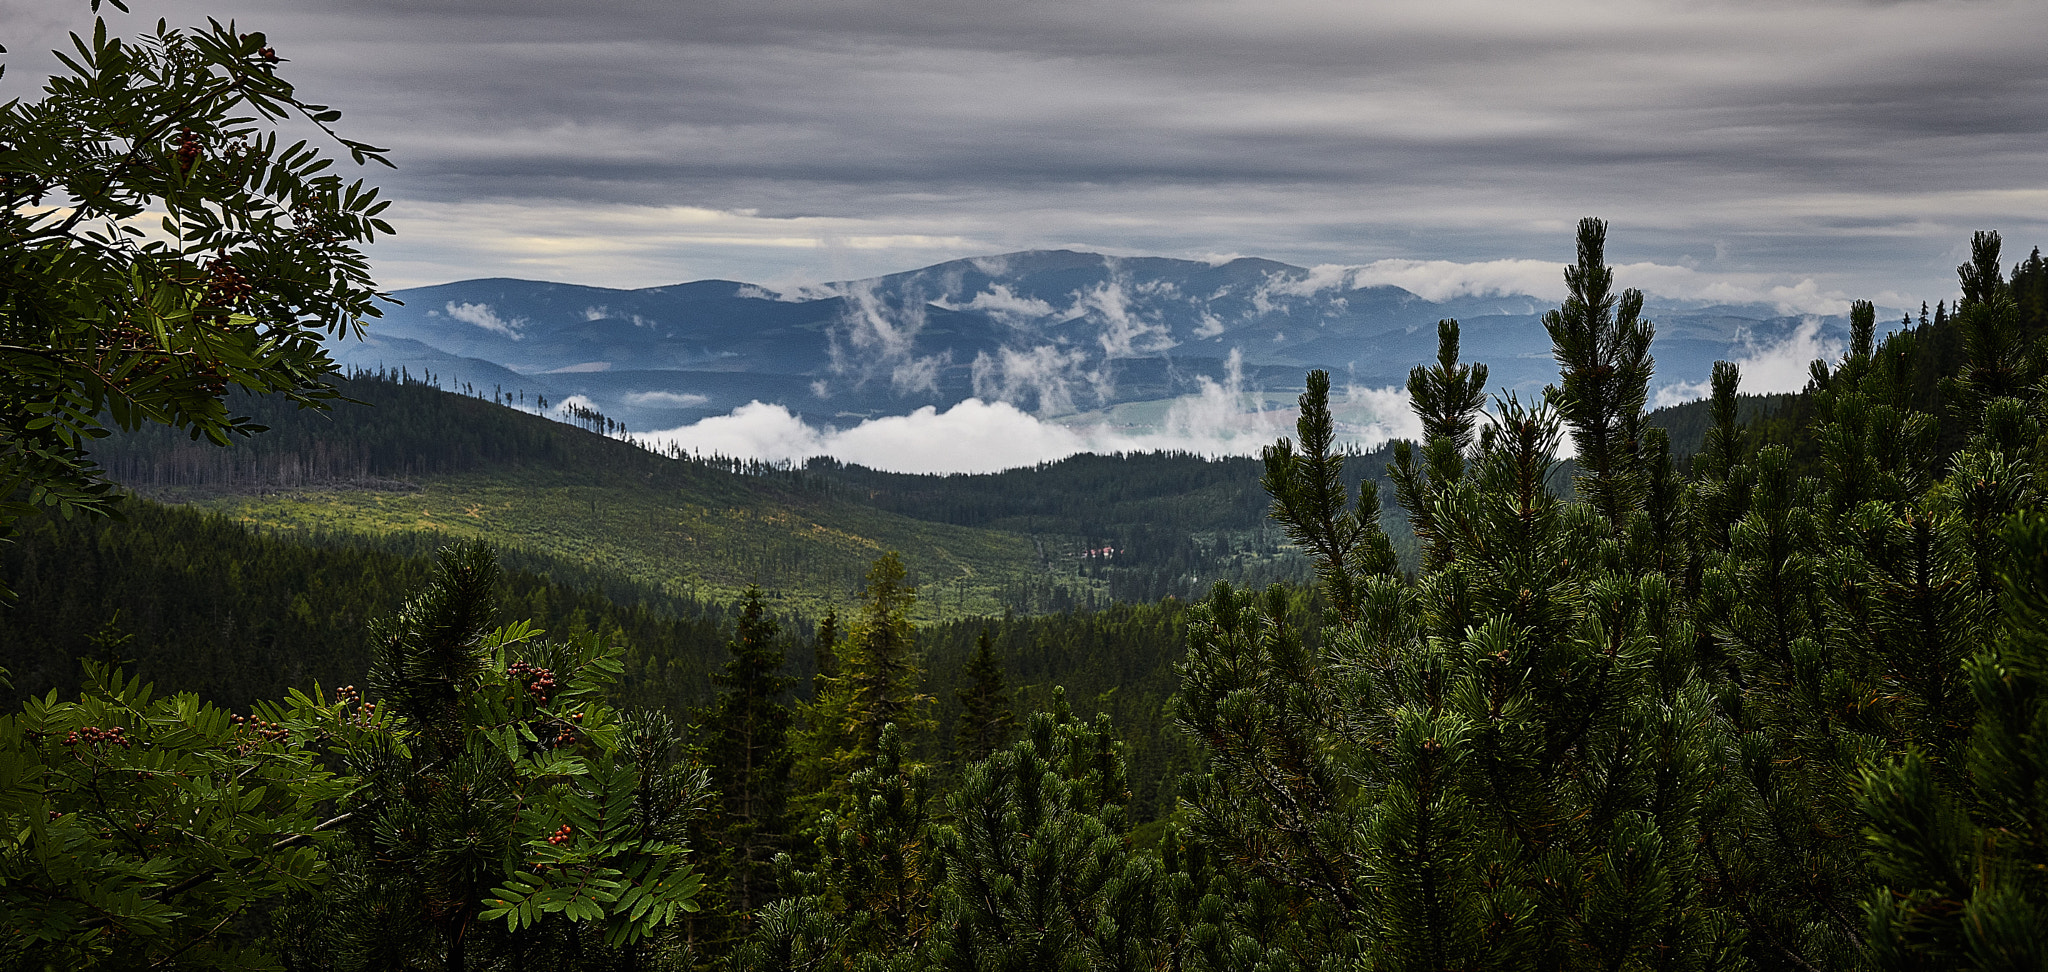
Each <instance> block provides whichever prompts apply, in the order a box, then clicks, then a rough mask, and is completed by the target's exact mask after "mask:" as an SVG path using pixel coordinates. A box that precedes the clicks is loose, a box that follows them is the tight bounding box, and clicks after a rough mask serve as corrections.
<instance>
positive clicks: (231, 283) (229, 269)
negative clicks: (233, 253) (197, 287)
mask: <svg viewBox="0 0 2048 972" xmlns="http://www.w3.org/2000/svg"><path fill="white" fill-rule="evenodd" d="M255 293H256V285H255V284H252V283H250V282H249V278H247V277H244V276H242V271H241V270H240V269H239V268H238V267H236V266H235V264H234V261H232V260H229V259H227V258H226V257H222V258H219V259H216V260H212V261H209V262H208V263H207V265H206V296H205V297H204V298H203V299H201V300H200V303H201V304H202V305H204V306H206V307H218V308H223V309H228V308H235V307H240V306H242V304H243V303H244V302H246V301H247V300H248V299H249V298H250V297H251V296H253V295H254V294H255Z"/></svg>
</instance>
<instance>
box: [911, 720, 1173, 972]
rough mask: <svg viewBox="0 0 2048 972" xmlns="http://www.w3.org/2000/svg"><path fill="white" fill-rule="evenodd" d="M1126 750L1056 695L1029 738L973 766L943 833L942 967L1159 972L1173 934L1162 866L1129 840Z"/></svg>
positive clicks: (938, 956)
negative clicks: (1153, 971) (1150, 971)
mask: <svg viewBox="0 0 2048 972" xmlns="http://www.w3.org/2000/svg"><path fill="white" fill-rule="evenodd" d="M1122 749H1123V747H1122V745H1121V744H1120V743H1119V742H1117V740H1116V735H1115V732H1114V730H1113V729H1112V728H1111V726H1110V724H1109V720H1108V717H1107V716H1099V717H1097V719H1096V721H1095V723H1094V724H1093V725H1088V724H1084V723H1081V722H1079V721H1077V720H1075V719H1074V718H1073V714H1072V713H1071V712H1070V711H1069V710H1068V708H1067V704H1066V696H1065V693H1064V692H1063V691H1060V690H1057V689H1056V690H1055V692H1054V696H1053V704H1052V709H1051V711H1047V712H1039V713H1035V714H1033V715H1032V717H1031V725H1030V727H1029V729H1028V731H1027V732H1026V739H1025V740H1024V741H1022V742H1019V743H1017V744H1016V745H1015V746H1012V747H1010V748H1008V749H1006V750H1003V751H1001V752H998V753H996V754H994V755H993V756H990V757H989V758H988V759H986V760H984V761H981V762H978V763H976V764H975V765H973V766H971V767H969V768H968V769H967V771H966V772H965V773H964V774H963V775H962V778H961V780H960V783H959V785H958V786H957V787H956V789H955V791H954V793H953V795H952V797H951V798H950V799H949V800H948V806H949V808H950V810H951V817H952V822H951V823H950V824H949V825H948V826H946V827H944V828H943V829H941V830H940V832H939V835H938V840H937V843H938V846H939V848H940V850H941V851H942V852H943V854H944V859H945V868H944V879H943V881H942V882H941V883H940V884H939V887H938V889H937V894H936V895H935V896H934V902H933V904H934V909H933V910H934V912H935V915H936V918H937V920H936V921H935V922H934V924H933V925H932V936H931V951H932V962H933V964H934V965H935V966H936V967H939V968H943V969H952V970H959V972H974V970H982V969H1017V970H1030V969H1101V970H1105V972H1107V970H1123V969H1128V970H1132V972H1137V970H1143V969H1156V968H1160V967H1162V964H1163V962H1162V960H1163V959H1164V957H1165V956H1166V954H1167V952H1168V948H1169V945H1170V944H1171V942H1172V939H1173V937H1174V936H1173V935H1172V934H1171V933H1170V929H1171V926H1172V920H1171V918H1170V916H1169V915H1168V913H1167V910H1166V908H1165V902H1164V901H1163V900H1162V895H1161V888H1160V884H1161V874H1160V871H1159V867H1158V864H1157V862H1156V861H1154V860H1151V859H1148V858H1147V857H1144V856H1141V855H1138V854H1135V853H1133V852H1132V850H1131V848H1130V846H1129V844H1128V843H1127V842H1126V840H1125V839H1124V831H1125V829H1126V824H1127V820H1126V816H1125V814H1126V804H1127V803H1128V801H1129V798H1130V793H1129V791H1128V790H1127V789H1126V782H1127V781H1126V779H1125V777H1124V761H1123V753H1122Z"/></svg>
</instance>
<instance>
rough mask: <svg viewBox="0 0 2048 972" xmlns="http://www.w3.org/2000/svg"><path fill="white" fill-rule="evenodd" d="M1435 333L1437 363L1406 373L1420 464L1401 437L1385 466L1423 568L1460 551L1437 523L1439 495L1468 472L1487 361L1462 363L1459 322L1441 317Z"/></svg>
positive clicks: (1449, 557) (1482, 394)
mask: <svg viewBox="0 0 2048 972" xmlns="http://www.w3.org/2000/svg"><path fill="white" fill-rule="evenodd" d="M1436 333H1437V363H1436V366H1435V367H1433V368H1432V367H1424V366H1421V365H1417V366H1416V367H1415V368H1414V370H1412V371H1410V372H1409V373H1408V395H1409V399H1410V401H1412V402H1413V404H1414V408H1415V413H1416V415H1417V416H1418V417H1419V418H1421V419H1422V431H1423V441H1422V450H1423V455H1424V458H1423V462H1422V465H1421V466H1417V465H1416V462H1415V453H1414V447H1413V446H1412V445H1410V444H1409V443H1408V442H1407V441H1406V440H1403V441H1400V442H1397V443H1395V446H1394V464H1393V466H1391V467H1390V468H1389V469H1388V470H1387V476H1388V478H1389V479H1391V480H1393V483H1394V492H1395V496H1396V497H1397V498H1398V499H1399V500H1400V502H1401V505H1402V507H1403V508H1405V509H1406V511H1407V513H1408V524H1409V528H1410V529H1411V530H1412V531H1413V532H1414V533H1415V537H1416V539H1417V540H1419V541H1421V542H1422V545H1423V551H1424V558H1423V563H1424V566H1426V567H1430V568H1436V567H1442V566H1443V565H1444V564H1447V563H1449V562H1450V561H1451V559H1452V558H1453V557H1454V556H1455V554H1456V548H1455V546H1454V545H1453V544H1452V543H1451V538H1450V537H1449V536H1448V535H1447V534H1445V533H1444V532H1443V530H1442V529H1441V528H1440V526H1439V524H1438V523H1437V519H1436V518H1437V512H1438V511H1437V499H1438V498H1439V497H1440V496H1441V495H1442V494H1443V493H1444V491H1445V490H1446V489H1447V488H1448V487H1449V486H1450V484H1452V483H1455V482H1457V481H1458V480H1459V479H1460V478H1462V477H1463V476H1464V474H1465V460H1466V456H1467V454H1468V453H1469V452H1470V451H1471V449H1472V446H1473V444H1474V443H1473V429H1474V425H1475V421H1474V420H1475V417H1476V416H1477V415H1478V413H1479V408H1480V406H1481V405H1482V404H1483V403H1484V401H1485V396H1484V392H1485V389H1486V375H1487V369H1486V366H1485V365H1483V364H1472V365H1460V364H1459V363H1458V322H1457V321H1455V320H1451V319H1445V320H1442V321H1438V322H1437V332H1436Z"/></svg>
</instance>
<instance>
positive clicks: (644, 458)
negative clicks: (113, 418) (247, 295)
mask: <svg viewBox="0 0 2048 972" xmlns="http://www.w3.org/2000/svg"><path fill="white" fill-rule="evenodd" d="M339 387H340V390H341V392H342V393H343V394H344V395H345V396H347V397H349V398H351V399H355V400H357V401H358V402H360V403H362V404H344V405H337V406H336V407H335V408H334V409H333V410H332V411H331V412H326V413H322V412H317V411H301V410H296V409H292V408H290V407H288V406H280V405H279V404H278V403H275V402H272V401H268V400H261V399H242V400H239V401H238V402H237V407H238V408H240V409H242V410H244V411H246V412H247V413H248V414H250V415H251V416H253V417H254V418H255V420H256V421H257V422H259V423H261V424H264V425H267V426H269V427H270V431H268V432H265V433H262V434H260V435H257V436H254V437H252V438H250V439H248V440H247V441H244V442H239V443H236V445H235V446H234V447H233V448H230V449H218V448H215V447H212V446H210V445H202V444H195V443H192V442H190V441H187V440H185V439H184V438H183V437H180V436H176V435H173V434H168V433H166V432H164V431H163V430H160V429H149V430H144V431H142V432H137V433H133V434H128V435H121V436H116V437H114V438H111V439H109V440H106V441H105V442H103V443H102V444H100V445H99V447H98V448H97V450H96V454H97V455H98V457H99V458H100V461H101V462H102V464H104V465H105V466H106V467H107V468H108V469H109V470H110V471H111V472H112V473H113V475H114V477H115V478H116V479H117V480H119V481H120V482H123V483H124V484H127V485H129V486H131V487H132V488H134V489H136V490H137V491H139V492H141V493H143V494H144V495H147V496H151V497H154V498H158V499H162V500H168V501H172V502H178V503H187V504H191V505H194V506H197V507H200V508H204V509H209V510H213V511H217V512H220V513H223V514H226V515H228V516H229V517H231V518H233V519H236V520H238V521H241V522H244V523H249V524H253V525H257V526H262V527H266V528H270V529H276V530H281V531H287V532H292V533H297V534H302V535H310V534H314V533H326V534H340V535H347V534H362V535H368V536H373V537H383V538H394V537H405V536H411V535H417V534H429V535H434V536H439V537H477V538H482V539H486V540H490V541H492V542H493V543H496V544H498V545H500V546H503V547H506V548H508V549H512V550H527V551H533V552H535V553H537V554H545V555H547V556H549V557H551V558H554V559H555V560H556V561H559V562H562V563H566V564H572V565H582V566H584V567H586V568H589V569H591V570H597V571H604V572H610V573H613V574H617V575H619V576H621V577H623V578H626V579H629V580H631V581H632V582H634V583H637V584H642V585H645V586H647V587H650V588H652V589H654V590H657V591H661V592H663V593H665V594H667V595H672V596H676V597H682V598H686V599H692V600H713V601H722V600H726V599H729V598H730V597H732V596H734V595H735V594H736V593H737V592H738V591H739V590H741V589H743V588H744V587H745V586H746V585H748V584H751V583H759V584H761V585H762V587H763V588H765V589H768V590H770V591H772V592H774V593H775V595H776V596H777V597H778V598H780V599H781V600H782V601H783V603H784V607H785V608H786V609H789V610H793V611H796V612H797V613H801V614H806V615H817V614H820V613H822V611H823V610H824V608H826V607H829V606H835V605H844V604H847V603H850V598H851V596H852V594H853V592H854V591H855V590H856V588H857V587H858V584H859V580H860V578H861V576H862V575H863V574H864V573H865V571H866V569H867V567H868V565H869V564H870V563H871V562H872V561H873V560H874V559H875V558H876V557H879V556H880V555H881V554H882V553H884V552H887V551H889V550H897V551H900V552H901V553H902V554H903V557H904V560H905V562H906V563H908V564H910V565H911V568H912V571H913V580H914V581H915V582H917V583H918V584H919V585H920V586H922V587H923V588H924V590H925V597H926V600H925V602H924V604H923V605H922V610H923V612H924V616H926V617H933V618H936V617H941V616H947V615H957V614H961V613H977V614H986V613H1000V612H1001V611H1002V610H1003V609H1004V608H1006V607H1009V608H1014V609H1017V610H1023V611H1042V610H1054V609H1059V608H1063V607H1067V606H1072V605H1077V604H1079V605H1086V604H1088V603H1091V601H1092V602H1097V603H1099V602H1103V601H1106V595H1105V594H1104V592H1103V585H1102V584H1101V583H1100V582H1096V581H1090V580H1088V579H1086V578H1083V577H1082V576H1080V573H1079V570H1078V568H1077V566H1076V565H1077V563H1078V561H1077V559H1076V558H1074V557H1071V556H1068V555H1067V554H1068V551H1065V550H1062V549H1060V548H1059V547H1058V545H1057V544H1056V543H1051V542H1048V541H1046V540H1044V539H1040V540H1038V541H1036V542H1034V539H1033V538H1031V537H1027V536H1023V535H1020V534H1014V533H1004V532H999V531H994V530H985V529H975V528H970V527H960V526H953V525H949V524H942V523H931V522H927V521H922V520H918V519H914V518H912V517H908V516H904V515H901V514H897V513H892V512H888V511H885V510H881V509H877V508H875V507H873V506H869V505H866V504H863V503H857V502H853V501H851V500H849V499H846V498H843V497H841V496H839V495H836V494H835V493H833V492H831V491H829V490H825V489H820V488H807V487H806V486H805V484H804V482H802V481H801V480H800V479H791V478H790V477H768V476H748V475H741V474H737V473H734V472H731V471H726V470H722V469H717V468H713V467H711V466H709V465H706V464H702V463H694V462H688V461H679V460H675V459H668V458H663V457H660V456H656V455H653V454H651V453H648V452H646V451H645V450H642V449H640V448H637V447H635V446H633V445H631V444H628V443H625V442H620V441H618V440H615V439H610V438H606V437H604V436H602V435H597V434H594V433H591V432H588V431H585V430H582V429H578V428H574V427H571V426H568V425H563V424H561V423H558V422H553V421H550V420H548V419H544V418H541V417H539V416H535V415H530V414H526V413H524V412H521V411H518V410H516V409H514V408H509V407H506V406H503V405H499V404H494V403H492V402H488V401H482V400H478V399H475V398H469V397H464V396H460V395H453V394H449V393H446V392H442V391H440V390H438V389H435V388H432V387H429V386H426V385H424V384H421V383H419V382H417V381H412V382H407V381H391V380H382V379H378V378H373V377H361V378H356V379H351V380H346V381H343V382H341V383H340V386H339Z"/></svg>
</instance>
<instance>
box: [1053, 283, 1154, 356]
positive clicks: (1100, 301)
mask: <svg viewBox="0 0 2048 972" xmlns="http://www.w3.org/2000/svg"><path fill="white" fill-rule="evenodd" d="M1074 309H1075V311H1077V312H1080V313H1085V314H1087V315H1088V317H1089V319H1090V320H1093V321H1095V322H1097V323H1099V324H1101V325H1102V333H1101V334H1099V335H1097V336H1096V339H1095V340H1096V342H1097V343H1098V344H1100V345H1102V354H1103V357H1106V358H1129V357H1133V356H1137V355H1147V354H1158V353H1159V352H1161V351H1166V350H1168V349H1171V348H1172V347H1174V346H1175V345H1176V344H1179V343H1180V342H1178V341H1175V340H1174V339H1173V335H1172V333H1171V332H1169V331H1168V330H1167V328H1166V325H1164V324H1161V323H1159V322H1158V321H1148V320H1145V319H1144V318H1143V317H1142V316H1140V314H1139V313H1138V312H1136V311H1134V310H1133V309H1132V308H1131V298H1130V295H1129V294H1128V293H1126V292H1125V291H1124V284H1123V281H1122V280H1121V279H1111V280H1107V281H1104V282H1103V283H1101V284H1098V285H1096V287H1095V289H1093V290H1090V291H1088V292H1086V293H1082V292H1079V291H1076V292H1075V294H1074Z"/></svg>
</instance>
